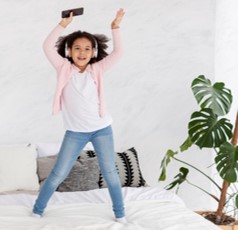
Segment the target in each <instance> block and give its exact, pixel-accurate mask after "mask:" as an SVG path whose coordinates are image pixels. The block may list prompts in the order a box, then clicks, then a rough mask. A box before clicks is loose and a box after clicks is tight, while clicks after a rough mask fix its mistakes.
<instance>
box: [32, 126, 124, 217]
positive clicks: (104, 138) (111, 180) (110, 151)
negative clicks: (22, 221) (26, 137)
mask: <svg viewBox="0 0 238 230" xmlns="http://www.w3.org/2000/svg"><path fill="white" fill-rule="evenodd" d="M88 142H92V145H93V147H94V150H95V152H96V155H97V158H98V163H99V167H100V170H101V173H102V175H103V177H104V179H105V181H106V183H107V186H108V189H109V194H110V196H111V200H112V204H113V211H114V214H115V217H116V218H121V217H124V216H125V213H124V204H123V197H122V191H121V183H120V179H119V175H118V172H117V169H116V166H115V154H114V142H113V133H112V128H111V126H108V127H106V128H103V129H100V130H97V131H94V132H72V131H66V132H65V135H64V140H63V143H62V145H61V149H60V151H59V154H58V158H57V161H56V163H55V166H54V168H53V169H52V171H51V173H50V175H49V176H48V177H47V179H46V181H45V183H44V184H43V186H42V188H41V190H40V193H39V195H38V198H37V200H36V202H35V205H34V208H33V213H35V214H39V215H42V214H43V212H44V209H45V208H46V206H47V203H48V201H49V199H50V197H51V196H52V194H53V193H54V191H55V190H56V189H57V187H58V186H59V184H60V183H61V182H62V181H63V180H64V179H65V178H66V177H67V175H68V174H69V172H70V170H71V169H72V167H73V165H74V163H75V161H76V160H77V158H78V156H79V155H80V152H81V151H82V149H83V148H84V146H85V145H86V144H87V143H88Z"/></svg>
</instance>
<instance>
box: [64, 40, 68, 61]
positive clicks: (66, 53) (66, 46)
mask: <svg viewBox="0 0 238 230" xmlns="http://www.w3.org/2000/svg"><path fill="white" fill-rule="evenodd" d="M64 52H65V57H69V50H68V45H67V42H66V43H65V51H64Z"/></svg>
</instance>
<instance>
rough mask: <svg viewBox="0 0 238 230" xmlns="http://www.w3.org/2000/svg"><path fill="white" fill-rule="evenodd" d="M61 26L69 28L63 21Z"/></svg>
mask: <svg viewBox="0 0 238 230" xmlns="http://www.w3.org/2000/svg"><path fill="white" fill-rule="evenodd" d="M59 25H61V26H62V27H64V28H66V27H67V24H66V23H64V22H63V21H61V22H60V23H59Z"/></svg>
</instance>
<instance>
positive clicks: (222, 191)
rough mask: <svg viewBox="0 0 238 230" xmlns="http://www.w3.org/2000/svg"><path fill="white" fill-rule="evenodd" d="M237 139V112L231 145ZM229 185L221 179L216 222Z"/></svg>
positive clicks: (219, 216)
mask: <svg viewBox="0 0 238 230" xmlns="http://www.w3.org/2000/svg"><path fill="white" fill-rule="evenodd" d="M237 139H238V112H237V113H236V123H235V129H234V133H233V137H232V140H231V143H232V144H233V145H236V144H237ZM229 185H230V184H229V183H228V182H227V181H225V180H224V181H223V185H222V190H221V196H220V201H219V203H218V208H217V219H216V222H218V223H219V222H220V220H221V216H222V211H223V208H224V206H225V203H226V194H227V190H228V187H229Z"/></svg>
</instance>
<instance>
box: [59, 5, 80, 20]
mask: <svg viewBox="0 0 238 230" xmlns="http://www.w3.org/2000/svg"><path fill="white" fill-rule="evenodd" d="M83 10H84V9H83V7H81V8H75V9H70V10H63V11H62V12H61V17H62V18H68V17H69V15H70V12H73V16H77V15H82V14H83Z"/></svg>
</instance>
